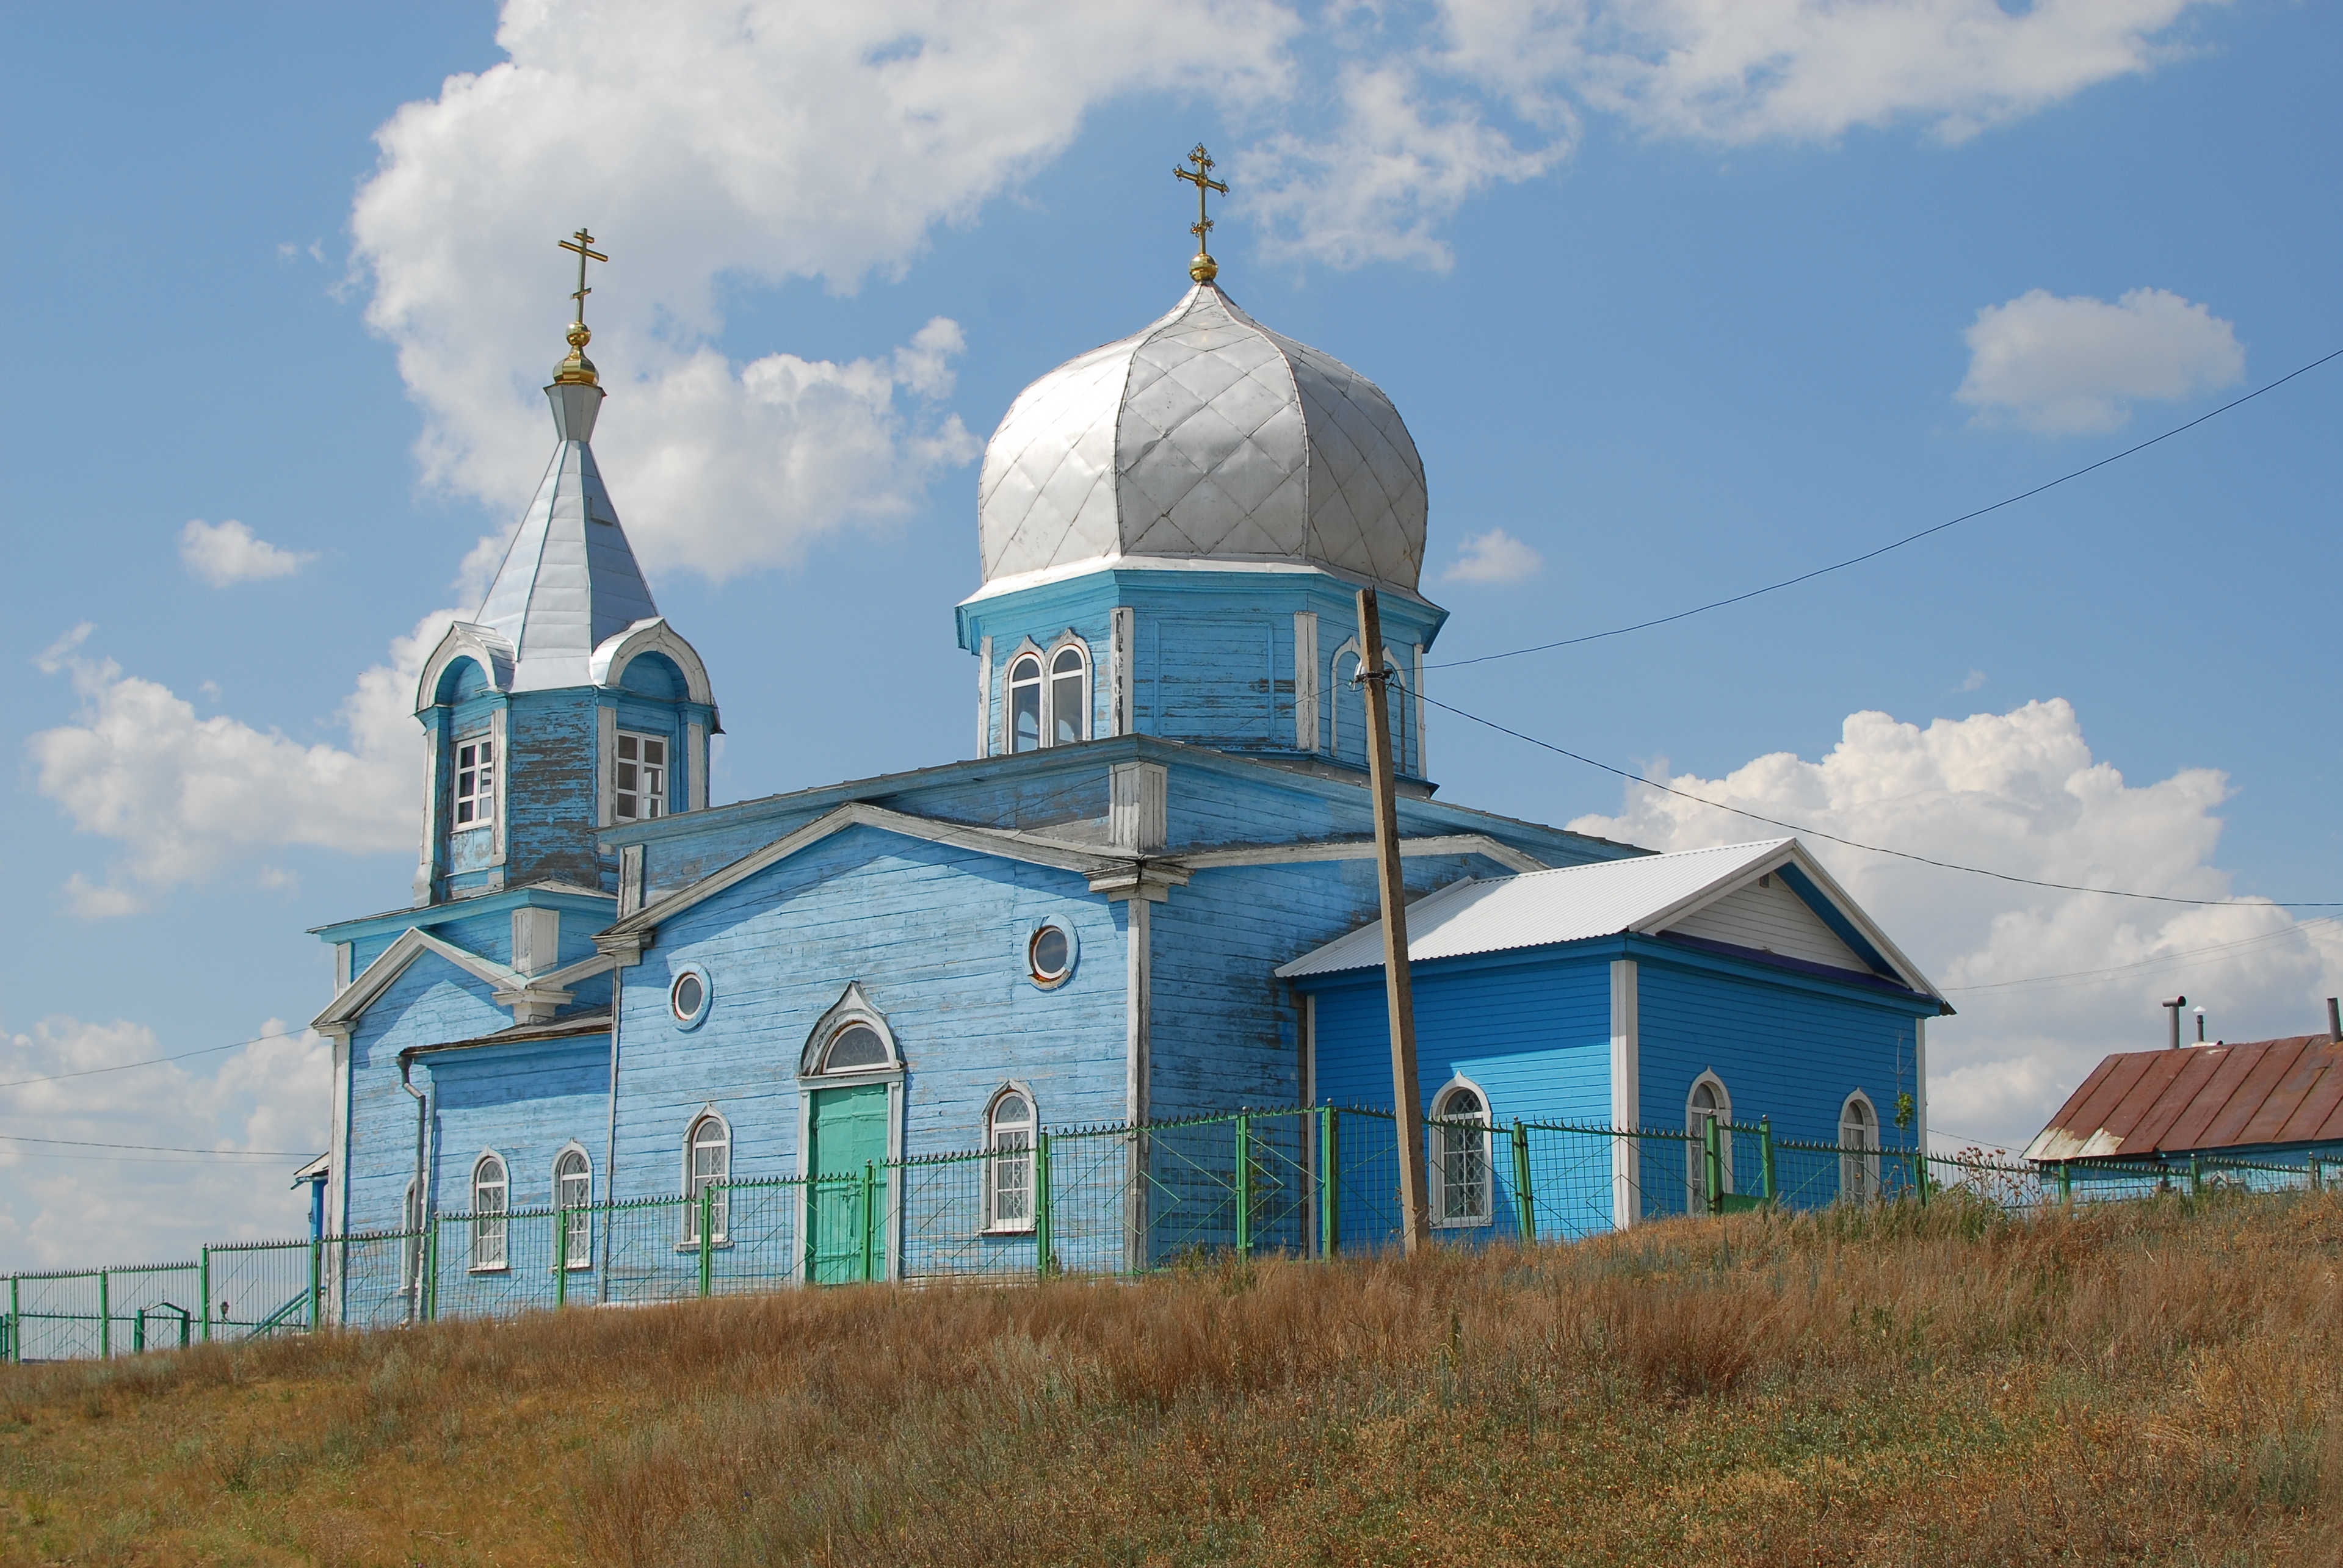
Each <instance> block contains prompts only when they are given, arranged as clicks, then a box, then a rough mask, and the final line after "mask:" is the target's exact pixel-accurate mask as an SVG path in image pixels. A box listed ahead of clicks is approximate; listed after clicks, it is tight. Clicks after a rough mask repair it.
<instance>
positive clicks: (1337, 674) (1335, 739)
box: [1326, 637, 1367, 757]
mask: <svg viewBox="0 0 2343 1568" xmlns="http://www.w3.org/2000/svg"><path fill="white" fill-rule="evenodd" d="M1346 657H1347V658H1353V659H1355V660H1357V663H1356V664H1355V665H1354V666H1353V671H1352V678H1351V679H1348V680H1345V679H1344V678H1342V660H1343V659H1344V658H1346ZM1366 663H1367V658H1366V652H1365V650H1364V649H1363V648H1362V647H1361V646H1360V643H1359V639H1358V638H1355V637H1347V638H1343V639H1342V647H1340V648H1336V649H1335V650H1334V657H1333V658H1330V659H1328V660H1327V661H1326V678H1327V679H1328V680H1329V681H1331V682H1332V684H1331V685H1330V686H1328V687H1327V690H1329V691H1331V692H1332V693H1333V697H1332V699H1331V700H1330V701H1329V702H1328V703H1327V704H1326V754H1327V755H1328V756H1330V757H1340V756H1341V755H1342V691H1343V689H1344V688H1345V687H1352V686H1362V685H1363V683H1362V682H1360V681H1359V680H1358V678H1357V672H1358V670H1360V669H1363V668H1366ZM1359 698H1360V705H1361V706H1360V709H1359V716H1360V717H1359V722H1360V724H1361V726H1362V727H1363V726H1364V725H1365V723H1366V707H1365V701H1366V693H1365V691H1364V690H1363V689H1362V690H1361V692H1360V694H1359ZM1361 754H1362V755H1364V753H1363V752H1362V753H1361Z"/></svg>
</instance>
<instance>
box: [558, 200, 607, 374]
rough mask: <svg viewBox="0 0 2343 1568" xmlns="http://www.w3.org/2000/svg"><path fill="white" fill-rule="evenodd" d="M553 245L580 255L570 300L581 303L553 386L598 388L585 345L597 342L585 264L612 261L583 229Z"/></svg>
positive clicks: (591, 291)
mask: <svg viewBox="0 0 2343 1568" xmlns="http://www.w3.org/2000/svg"><path fill="white" fill-rule="evenodd" d="M554 243H555V244H557V245H558V246H560V247H561V248H562V249H563V250H573V251H576V252H577V253H578V292H577V293H575V294H573V295H571V296H570V298H572V299H574V300H576V301H577V302H578V318H577V319H576V320H575V321H572V322H571V323H570V324H569V330H568V332H567V333H566V334H564V336H565V337H568V340H569V353H568V357H565V358H564V359H563V360H562V361H561V363H560V364H558V365H557V366H555V367H553V384H554V385H555V386H557V387H598V386H600V385H601V377H599V376H598V375H597V374H595V370H594V362H593V361H592V360H591V359H588V358H587V357H586V345H588V343H591V342H592V341H593V340H594V335H593V334H592V333H591V332H588V330H587V329H586V297H587V296H588V295H589V294H591V293H593V292H594V291H593V290H592V289H590V288H588V287H587V286H586V264H587V262H588V261H589V260H590V261H608V260H609V259H610V258H609V257H608V256H604V255H603V254H602V253H601V252H600V251H598V250H596V249H595V248H594V236H592V235H590V234H588V233H587V232H586V231H585V230H584V229H582V228H581V229H579V230H578V232H577V233H576V234H574V235H571V236H569V237H568V239H564V240H557V241H555V242H554Z"/></svg>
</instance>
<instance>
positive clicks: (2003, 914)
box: [1570, 699, 2343, 1146]
mask: <svg viewBox="0 0 2343 1568" xmlns="http://www.w3.org/2000/svg"><path fill="white" fill-rule="evenodd" d="M1665 773H1666V770H1665V769H1664V768H1663V769H1659V770H1658V772H1657V773H1656V774H1654V777H1660V778H1662V779H1663V781H1664V782H1665V783H1667V784H1668V785H1669V786H1671V787H1672V788H1674V789H1681V790H1684V792H1685V793H1687V794H1690V795H1694V796H1698V797H1700V798H1702V799H1709V800H1716V801H1720V802H1723V803H1725V804H1728V805H1732V806H1735V807H1738V808H1741V809H1745V810H1749V811H1755V812H1758V813H1762V814H1763V815H1765V816H1767V817H1772V818H1775V819H1781V820H1785V821H1790V822H1796V823H1800V824H1802V825H1805V826H1807V827H1811V828H1813V829H1818V830H1820V831H1822V832H1827V833H1833V834H1836V835H1839V836H1840V837H1843V838H1847V839H1855V840H1857V841H1860V842H1863V843H1870V844H1883V845H1887V846H1891V847H1893V848H1896V849H1904V850H1908V851H1911V852H1913V853H1916V854H1921V855H1926V856H1930V857H1932V858H1935V859H1944V860H1949V861H1954V862H1956V863H1959V864H1963V865H1970V866H1981V867H1986V868H1988V869H1994V870H1997V871H2003V872H2006V873H2010V874H2012V875H2016V876H2021V877H2029V878H2035V879H2040V880H2044V881H2054V882H2066V883H2070V884H2074V885H2077V886H2084V887H2096V888H2116V889H2124V890H2136V891H2139V892H2147V893H2157V894H2164V895H2167V896H2170V897H2176V898H2186V899H2212V900H2229V899H2231V898H2232V893H2231V889H2230V881H2229V877H2228V875H2227V873H2226V872H2224V871H2223V870H2221V869H2219V867H2218V866H2217V865H2216V864H2215V863H2214V859H2213V857H2214V853H2215V850H2216V849H2217V847H2218V844H2219V840H2220V834H2221V826H2222V824H2221V819H2220V818H2219V817H2218V816H2217V815H2216V814H2215V812H2216V809H2217V808H2218V807H2219V805H2220V804H2221V802H2222V801H2223V799H2226V798H2227V794H2228V785H2227V779H2226V778H2225V776H2224V775H2222V774H2221V773H2219V772H2217V771H2216V770H2214V769H2184V770H2182V771H2180V772H2177V773H2176V774H2174V775H2173V776H2172V777H2171V778H2169V779H2159V780H2157V781H2156V782H2153V783H2149V784H2145V785H2133V784H2130V783H2127V781H2126V780H2125V779H2124V777H2123V775H2122V774H2121V773H2119V772H2118V771H2117V769H2115V768H2113V767H2112V766H2110V765H2109V764H2108V763H2107V762H2105V761H2101V760H2099V759H2095V758H2094V757H2093V756H2092V755H2091V750H2090V747H2089V746H2088V744H2087V742H2086V740H2085V739H2084V736H2083V729H2082V723H2081V720H2080V719H2078V718H2077V715H2076V713H2075V710H2074V709H2073V708H2072V707H2071V706H2070V705H2068V704H2067V703H2066V702H2065V701H2064V700H2061V699H2052V700H2049V701H2040V702H2029V703H2026V704H2025V705H2024V706H2022V707H2019V708H2016V709H2012V710H2010V711H2009V712H2007V713H2001V714H1992V713H1986V714H1977V715H1975V716H1972V717H1970V718H1967V719H1936V720H1935V721H1933V722H1932V723H1930V724H1928V725H1926V727H1922V726H1919V725H1916V724H1908V723H1901V722H1898V721H1897V720H1896V719H1893V718H1891V717H1889V716H1888V715H1886V714H1885V713H1857V714H1854V715H1852V716H1850V717H1849V718H1848V719H1846V721H1845V726H1844V728H1843V729H1842V731H1841V738H1840V740H1839V743H1838V744H1837V746H1835V748H1833V749H1832V750H1831V751H1830V752H1829V754H1828V755H1826V756H1825V757H1823V758H1822V759H1819V760H1815V761H1808V760H1806V759H1803V758H1800V757H1797V756H1795V755H1793V754H1791V753H1788V752H1776V753H1774V754H1772V755H1769V756H1765V757H1760V758H1756V759H1753V760H1752V761H1750V762H1748V763H1745V764H1744V765H1743V766H1742V767H1740V768H1737V769H1734V770H1733V771H1732V772H1730V773H1728V774H1726V775H1725V777H1724V778H1722V779H1703V778H1700V777H1697V776H1696V775H1693V774H1680V775H1675V776H1673V777H1667V776H1665ZM1626 796H1627V798H1626V800H1625V802H1624V806H1623V809H1622V810H1621V811H1620V813H1619V814H1618V815H1616V816H1594V817H1584V818H1580V819H1577V820H1575V821H1574V822H1572V823H1571V824H1570V826H1571V827H1573V828H1574V829H1578V830H1580V831H1582V832H1593V833H1600V834H1603V835H1604V836H1605V837H1609V838H1614V839H1626V840H1628V841H1630V842H1633V843H1637V844H1644V845H1647V846H1649V847H1651V848H1654V849H1694V848H1697V847H1699V846H1702V845H1707V844H1722V843H1735V842H1745V841H1747V840H1749V839H1761V838H1772V837H1775V836H1778V835H1779V834H1780V832H1781V831H1782V830H1781V829H1776V828H1771V827H1767V826H1765V824H1763V823H1760V822H1755V821H1752V820H1750V819H1747V818H1745V817H1740V816H1737V815H1735V814H1734V813H1732V812H1729V811H1720V810H1714V809H1709V808H1707V807H1704V806H1700V805H1696V804H1694V803H1693V802H1692V801H1689V800H1686V799H1683V798H1681V797H1679V796H1672V795H1667V794H1664V793H1662V792H1660V791H1658V790H1654V789H1646V788H1644V787H1641V786H1636V785H1630V786H1628V788H1627V791H1626ZM1805 844H1806V847H1807V848H1808V849H1811V850H1812V851H1814V853H1815V855H1816V856H1818V857H1819V858H1820V859H1822V860H1823V861H1824V862H1825V864H1827V865H1828V866H1829V867H1830V869H1831V872H1832V874H1833V875H1834V876H1835V877H1837V878H1838V879H1839V880H1840V881H1841V882H1842V883H1843V884H1844V885H1845V887H1846V888H1847V890H1848V891H1849V892H1851V893H1852V894H1853V895H1854V896H1855V900H1856V901H1857V902H1859V903H1861V904H1862V905H1863V906H1864V907H1865V909H1866V910H1869V911H1870V912H1871V914H1872V915H1873V916H1874V917H1875V918H1876V919H1877V920H1879V921H1880V923H1881V925H1882V926H1883V927H1885V930H1887V932H1888V934H1889V935H1890V936H1891V937H1892V938H1893V939H1894V940H1896V943H1897V944H1898V945H1899V946H1901V947H1902V948H1903V949H1904V950H1905V951H1906V953H1908V954H1909V955H1910V956H1911V957H1912V959H1913V960H1914V961H1915V962H1916V963H1917V964H1919V965H1920V967H1921V968H1922V969H1923V970H1925V971H1926V972H1927V974H1928V976H1929V978H1930V979H1932V980H1935V981H1936V984H1937V985H1938V986H1939V987H1940V988H1942V989H1943V990H1945V991H1946V995H1947V997H1948V999H1949V1000H1951V1001H1952V1003H1953V1005H1954V1006H1955V1007H1956V1008H1957V1009H1958V1010H1959V1012H1960V1016H1958V1017H1956V1018H1951V1019H1945V1020H1938V1021H1937V1022H1935V1023H1932V1024H1931V1025H1930V1026H1929V1030H1928V1054H1929V1083H1930V1106H1929V1112H1930V1118H1931V1121H1932V1122H1933V1123H1934V1125H1935V1126H1936V1128H1937V1129H1938V1130H1939V1131H1940V1132H1941V1131H1947V1130H1950V1131H1957V1132H1961V1133H1967V1134H1979V1135H1983V1136H1985V1137H1987V1138H1993V1139H2000V1140H2006V1141H2015V1142H2016V1143H2017V1144H2019V1145H2020V1146H2022V1145H2023V1143H2024V1141H2026V1139H2027V1138H2029V1137H2031V1136H2032V1134H2033V1133H2034V1132H2036V1131H2038V1130H2039V1129H2040V1127H2041V1126H2042V1124H2043V1123H2044V1122H2045V1121H2046V1120H2047V1119H2048V1117H2049V1115H2050V1113H2051V1112H2052V1111H2056V1109H2057V1107H2058V1105H2059V1103H2060V1101H2062V1100H2064V1098H2065V1097H2066V1093H2067V1091H2069V1090H2071V1089H2072V1088H2073V1087H2074V1086H2075V1085H2076V1084H2077V1083H2078V1082H2080V1081H2082V1079H2083V1077H2084V1075H2085V1074H2087V1072H2088V1071H2089V1070H2090V1069H2091V1068H2092V1067H2093V1066H2094V1065H2096V1064H2097V1061H2098V1060H2099V1058H2100V1057H2101V1056H2103V1055H2105V1054H2106V1053H2107V1052H2108V1051H2111V1050H2143V1049H2147V1048H2149V1047H2152V1046H2155V1045H2157V1044H2158V1043H2159V1042H2160V1040H2161V1039H2162V1030H2163V1014H2162V1013H2161V1012H2160V1011H2158V1010H2157V1007H2156V1003H2157V1000H2159V999H2161V998H2164V997H2168V996H2171V995H2173V994H2174V992H2175V990H2176V988H2177V989H2178V990H2186V991H2187V993H2188V994H2189V995H2190V997H2191V998H2192V1000H2195V1001H2200V1002H2204V1003H2205V1004H2206V1005H2207V1010H2208V1020H2209V1021H2210V1022H2211V1024H2212V1026H2213V1029H2214V1030H2215V1031H2216V1032H2217V1034H2220V1035H2222V1036H2224V1037H2226V1038H2228V1039H2231V1040H2242V1039H2260V1038H2268V1037H2270V1036H2273V1035H2278V1034H2298V1033H2303V1032H2306V1031H2308V1030H2311V1029H2313V1028H2315V1027H2319V1026H2320V1025H2321V1023H2322V1020H2323V1018H2324V1012H2323V1009H2322V1005H2321V1001H2320V999H2321V998H2323V997H2325V996H2327V995H2328V994H2331V993H2332V992H2333V991H2334V990H2335V989H2336V984H2337V981H2338V980H2343V930H2338V926H2337V924H2336V923H2335V922H2332V921H2325V920H2321V921H2311V922H2303V923H2300V924H2298V923H2297V922H2296V921H2295V920H2294V919H2293V918H2292V917H2291V916H2290V915H2289V914H2288V912H2287V911H2286V910H2283V909H2281V908H2279V907H2278V906H2277V905H2275V904H2271V903H2268V902H2263V901H2259V900H2245V899H2238V900H2236V901H2231V902H2222V903H2217V904H2215V905H2212V906H2209V907H2206V906H2189V905H2173V904H2157V903H2150V902H2146V901H2143V900H2134V899H2120V898H2112V897H2107V896H2104V895H2100V894H2091V893H2067V892H2059V891H2055V890H2049V889H2042V888H2029V887H2024V886H2020V885H2017V884H2014V883H2010V882H2006V881H1998V880H1995V879H1988V878H1984V877H1975V876H1966V875H1962V874H1960V873H1956V872H1951V871H1945V870H1939V869H1935V868H1931V867H1926V866H1921V865H1916V864H1914V863H1913V862H1911V861H1908V860H1901V859H1892V858H1889V857H1886V856H1883V855H1875V854H1869V853H1865V852H1864V851H1861V850H1856V849H1848V848H1846V847H1845V846H1842V845H1838V844H1834V843H1831V842H1829V841H1828V840H1825V839H1818V838H1814V837H1808V838H1807V839H1805Z"/></svg>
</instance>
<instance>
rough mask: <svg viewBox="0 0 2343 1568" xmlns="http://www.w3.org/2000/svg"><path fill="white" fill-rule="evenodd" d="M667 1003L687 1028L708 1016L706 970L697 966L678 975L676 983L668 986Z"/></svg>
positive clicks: (679, 1021)
mask: <svg viewBox="0 0 2343 1568" xmlns="http://www.w3.org/2000/svg"><path fill="white" fill-rule="evenodd" d="M667 1005H668V1010H669V1011H671V1012H673V1013H674V1014H675V1021H676V1022H678V1023H679V1024H681V1025H683V1026H684V1027H685V1028H686V1029H689V1028H691V1027H693V1026H694V1025H696V1024H698V1023H699V1020H701V1019H703V1018H706V1017H707V1016H708V975H707V973H706V971H704V970H700V969H699V968H698V967H696V966H695V967H693V968H691V969H688V970H684V971H683V972H682V973H680V974H679V975H677V976H676V977H675V983H674V984H673V985H671V986H669V988H668V993H667Z"/></svg>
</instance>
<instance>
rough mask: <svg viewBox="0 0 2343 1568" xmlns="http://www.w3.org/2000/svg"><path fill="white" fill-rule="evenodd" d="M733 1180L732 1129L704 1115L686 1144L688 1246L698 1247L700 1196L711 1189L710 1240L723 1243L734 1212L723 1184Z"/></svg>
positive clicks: (685, 1234) (685, 1238)
mask: <svg viewBox="0 0 2343 1568" xmlns="http://www.w3.org/2000/svg"><path fill="white" fill-rule="evenodd" d="M731 1179H732V1129H731V1128H730V1127H729V1125H727V1124H726V1122H725V1121H724V1118H722V1117H721V1116H719V1115H717V1114H716V1112H714V1111H705V1112H703V1113H702V1114H701V1115H700V1116H699V1117H698V1118H697V1119H696V1120H695V1121H693V1122H692V1124H691V1131H689V1132H688V1133H686V1134H685V1135H684V1140H683V1195H684V1196H685V1197H686V1198H688V1199H689V1200H690V1201H689V1202H688V1203H686V1204H684V1206H683V1241H684V1244H685V1245H686V1246H694V1247H696V1246H698V1245H699V1210H700V1196H699V1195H700V1194H701V1193H702V1192H704V1191H709V1189H710V1188H713V1189H714V1191H713V1192H712V1193H711V1194H710V1195H709V1198H708V1200H707V1203H708V1231H709V1238H708V1239H709V1241H711V1242H720V1241H723V1240H724V1236H725V1226H726V1221H727V1220H728V1219H729V1217H730V1212H731V1204H730V1201H729V1200H730V1196H731V1195H730V1193H729V1192H728V1191H726V1189H725V1187H724V1183H725V1182H727V1181H730V1180H731Z"/></svg>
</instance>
